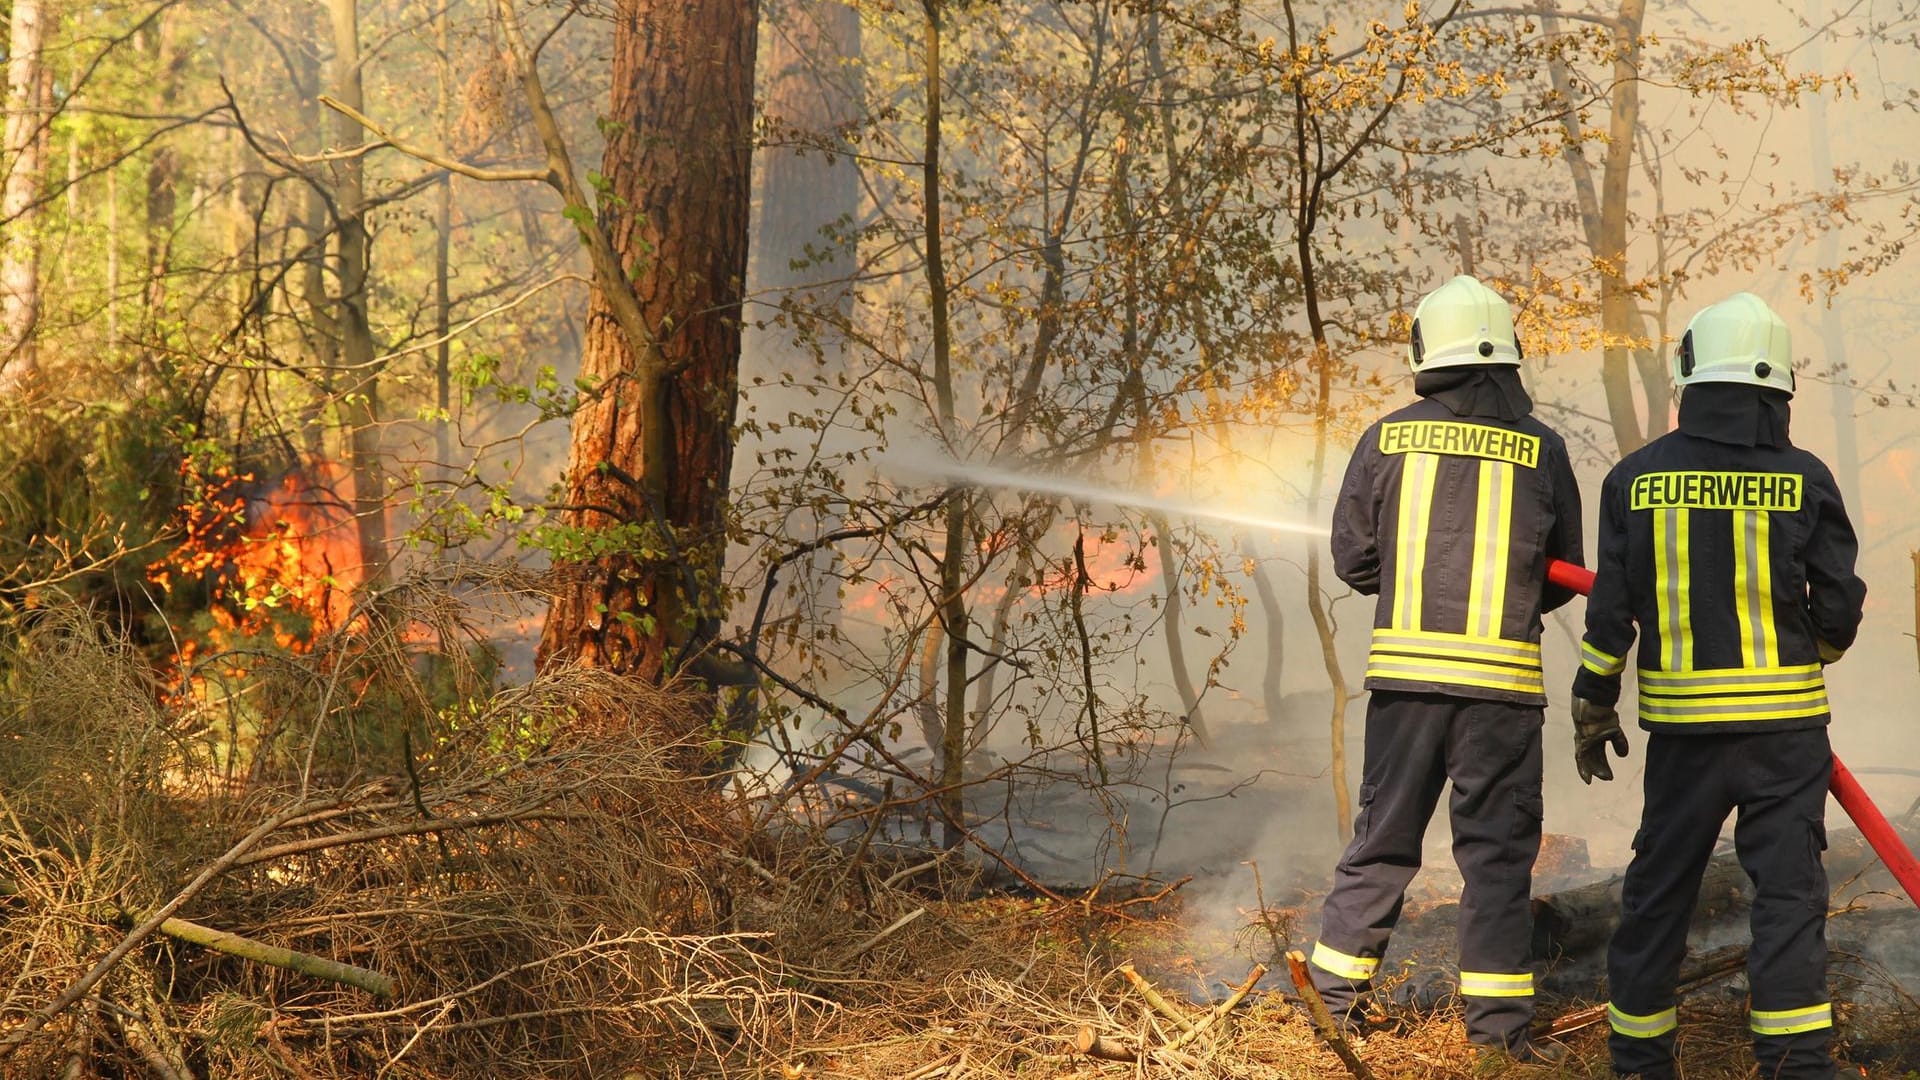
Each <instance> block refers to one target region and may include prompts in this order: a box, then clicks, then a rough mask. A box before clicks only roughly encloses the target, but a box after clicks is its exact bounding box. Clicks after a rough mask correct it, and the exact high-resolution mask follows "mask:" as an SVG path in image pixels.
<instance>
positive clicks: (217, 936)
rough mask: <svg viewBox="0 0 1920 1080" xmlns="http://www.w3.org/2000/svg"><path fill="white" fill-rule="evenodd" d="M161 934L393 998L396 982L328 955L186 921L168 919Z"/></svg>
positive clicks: (215, 950) (378, 973)
mask: <svg viewBox="0 0 1920 1080" xmlns="http://www.w3.org/2000/svg"><path fill="white" fill-rule="evenodd" d="M160 933H162V934H165V935H167V936H168V937H170V938H174V939H176V940H179V941H185V942H190V943H192V944H194V945H198V946H200V947H202V948H206V949H212V950H213V951H214V952H220V953H226V954H227V955H228V956H237V957H239V958H241V959H242V960H251V961H253V962H254V963H256V964H267V965H269V966H271V967H277V968H281V969H284V970H286V971H297V972H299V973H300V974H302V975H311V976H313V977H314V978H316V979H325V980H327V981H328V982H336V983H342V984H344V985H347V986H352V987H355V988H358V989H361V990H365V991H366V992H367V993H369V994H372V995H373V996H375V997H382V998H390V997H392V996H393V979H392V978H390V977H389V976H386V975H382V974H381V973H380V972H378V971H371V970H369V969H367V968H363V967H355V966H353V965H352V964H343V963H340V962H339V961H338V960H329V959H327V958H326V957H324V956H314V955H312V954H311V953H303V952H294V951H293V950H292V949H283V948H281V947H279V946H278V945H268V944H266V943H265V942H262V941H255V940H253V939H252V938H245V937H241V936H240V935H239V934H232V933H228V932H227V931H225V930H215V929H214V928H213V927H211V926H202V925H200V924H199V923H193V922H188V921H187V920H185V919H168V920H166V921H165V922H162V923H161V924H160Z"/></svg>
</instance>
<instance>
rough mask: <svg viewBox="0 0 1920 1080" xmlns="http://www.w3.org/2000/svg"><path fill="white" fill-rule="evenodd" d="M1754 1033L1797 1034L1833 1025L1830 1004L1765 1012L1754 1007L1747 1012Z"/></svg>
mask: <svg viewBox="0 0 1920 1080" xmlns="http://www.w3.org/2000/svg"><path fill="white" fill-rule="evenodd" d="M1748 1016H1749V1017H1750V1020H1751V1026H1752V1028H1753V1033H1754V1034H1755V1035H1798V1034H1800V1033H1801V1032H1803V1031H1818V1030H1820V1029H1821V1028H1830V1027H1832V1026H1833V1006H1832V1005H1830V1004H1829V1005H1809V1006H1807V1007H1806V1008H1804V1009H1784V1010H1781V1011H1779V1012H1766V1011H1763V1010H1760V1009H1755V1010H1753V1011H1752V1012H1751V1013H1749V1014H1748Z"/></svg>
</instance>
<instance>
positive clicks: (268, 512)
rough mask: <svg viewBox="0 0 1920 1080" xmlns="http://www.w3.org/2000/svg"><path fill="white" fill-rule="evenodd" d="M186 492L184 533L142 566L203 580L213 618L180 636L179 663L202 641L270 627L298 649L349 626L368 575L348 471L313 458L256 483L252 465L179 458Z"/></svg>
mask: <svg viewBox="0 0 1920 1080" xmlns="http://www.w3.org/2000/svg"><path fill="white" fill-rule="evenodd" d="M183 472H184V473H185V481H186V489H187V490H188V492H190V493H191V494H190V497H189V498H188V499H187V500H186V501H185V504H184V505H183V506H182V508H181V510H180V525H181V528H182V531H183V532H184V534H185V535H184V539H183V540H182V542H181V543H180V545H179V547H177V548H176V549H175V550H174V551H173V552H172V553H171V554H170V555H168V557H167V558H166V559H165V560H163V561H161V562H160V563H158V564H156V565H155V566H154V567H152V568H151V569H150V570H149V571H148V577H149V578H150V579H151V580H152V581H153V582H154V583H155V584H157V585H159V586H160V587H161V588H163V589H168V588H172V587H173V586H174V584H175V583H176V582H177V581H185V580H192V579H196V578H201V577H206V578H208V579H209V580H210V585H209V590H208V592H209V599H210V600H211V601H212V604H211V610H210V612H209V614H210V615H211V617H212V622H213V626H212V628H211V629H210V630H209V632H208V633H207V634H206V636H205V640H204V641H194V640H189V641H186V642H183V643H182V646H181V650H180V652H181V656H180V661H181V663H183V664H185V663H189V662H191V660H192V658H193V656H194V655H196V654H198V653H199V652H200V651H201V650H202V649H203V648H212V649H215V650H219V649H224V648H226V647H228V646H230V645H231V644H233V643H234V641H236V640H237V639H239V638H242V637H252V636H259V635H266V634H270V635H271V636H272V638H273V640H274V641H275V642H277V643H278V644H279V645H280V646H281V647H282V648H285V649H289V650H293V651H305V650H307V649H308V648H311V646H312V642H313V640H314V638H316V637H318V636H320V635H322V634H325V633H327V632H329V631H332V630H336V629H339V628H340V627H342V626H344V625H346V622H347V620H348V619H349V618H350V617H351V614H352V608H353V594H354V590H355V589H356V588H357V587H358V586H360V585H361V584H362V582H363V581H364V580H365V573H364V569H363V567H362V564H361V559H360V545H359V532H358V530H357V528H356V527H355V524H354V518H353V512H352V503H351V501H350V498H348V497H345V496H342V495H341V494H339V492H342V491H350V490H351V487H350V484H351V479H350V477H349V475H348V473H347V470H346V469H344V468H343V467H342V466H340V465H337V464H335V463H333V462H329V461H324V460H316V461H313V462H310V463H308V464H306V465H303V466H301V467H299V468H295V469H293V470H291V471H289V472H288V473H287V474H286V475H285V476H283V477H281V479H280V480H279V482H278V483H275V484H273V485H271V486H265V487H263V486H262V485H260V484H259V483H258V482H256V480H255V477H254V475H253V474H252V473H235V472H233V471H231V470H230V469H226V468H219V467H216V468H213V469H210V470H206V471H203V470H202V469H201V467H200V465H199V463H197V462H191V461H190V462H188V463H187V464H186V465H184V466H183Z"/></svg>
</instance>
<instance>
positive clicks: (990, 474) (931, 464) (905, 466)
mask: <svg viewBox="0 0 1920 1080" xmlns="http://www.w3.org/2000/svg"><path fill="white" fill-rule="evenodd" d="M884 460H885V461H886V462H887V463H890V464H892V465H893V466H894V467H895V468H897V469H898V470H900V471H903V472H914V473H919V474H921V475H923V476H926V477H929V478H931V479H935V480H941V481H945V482H947V483H952V484H960V485H965V486H967V487H977V488H989V489H995V490H1000V491H1026V492H1031V493H1034V494H1039V495H1059V496H1061V497H1063V498H1068V499H1074V500H1078V501H1081V502H1105V503H1112V504H1114V505H1115V506H1130V507H1133V508H1134V509H1137V510H1153V511H1158V512H1159V513H1163V514H1172V515H1177V516H1180V517H1193V518H1204V519H1206V520H1209V521H1223V522H1227V523H1229V524H1233V525H1246V526H1249V527H1251V528H1256V529H1266V530H1269V531H1272V532H1279V533H1290V534H1293V535H1296V536H1316V537H1325V536H1328V535H1331V530H1329V529H1328V528H1327V526H1325V525H1316V524H1313V523H1311V522H1303V521H1290V520H1288V519H1285V518H1277V517H1268V516H1267V515H1265V514H1251V513H1248V512H1246V511H1244V510H1239V509H1236V508H1234V507H1231V506H1220V505H1217V504H1213V503H1205V502H1195V501H1192V500H1188V499H1170V498H1167V497H1165V496H1160V495H1152V494H1148V493H1146V492H1141V491H1128V490H1126V489H1124V488H1112V487H1105V486H1102V485H1100V484H1090V483H1087V482H1085V481H1082V480H1076V479H1074V478H1073V477H1069V476H1059V475H1054V474H1049V473H1035V472H1024V471H1021V470H1018V469H1008V468H1004V467H1002V466H998V465H975V464H967V463H965V462H960V461H954V460H952V459H951V458H928V459H924V460H918V459H916V460H909V459H904V458H897V457H893V456H891V455H889V456H888V457H887V458H886V459H884Z"/></svg>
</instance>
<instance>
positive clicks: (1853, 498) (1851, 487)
mask: <svg viewBox="0 0 1920 1080" xmlns="http://www.w3.org/2000/svg"><path fill="white" fill-rule="evenodd" d="M1822 10H1823V9H1821V8H1820V7H1819V6H1818V5H1817V4H1816V3H1815V2H1813V0H1809V2H1808V4H1807V19H1808V20H1809V22H1810V23H1812V24H1815V25H1817V23H1818V17H1819V14H1820V12H1821V11H1822ZM1824 42H1825V35H1822V34H1815V35H1814V37H1813V40H1812V41H1810V42H1808V44H1807V48H1808V50H1809V53H1808V56H1807V66H1808V69H1809V70H1813V71H1818V70H1820V64H1821V62H1822V61H1821V53H1822V52H1823V48H1822V46H1823V45H1824ZM1807 124H1808V127H1809V128H1810V129H1811V130H1810V131H1809V132H1808V135H1809V136H1810V137H1809V139H1808V140H1807V150H1808V160H1807V165H1808V167H1809V168H1810V169H1812V170H1813V182H1814V184H1815V185H1820V184H1826V183H1831V182H1833V179H1834V177H1833V131H1832V129H1831V128H1830V127H1829V126H1828V124H1829V120H1828V112H1827V95H1825V94H1814V95H1813V96H1812V99H1811V100H1810V101H1809V102H1808V104H1807ZM1815 258H1816V260H1817V265H1818V266H1820V267H1822V268H1827V267H1832V266H1835V265H1837V264H1838V263H1839V261H1840V232H1839V230H1838V229H1835V228H1832V227H1829V228H1827V229H1826V230H1825V231H1824V232H1822V233H1821V234H1820V244H1819V247H1818V254H1817V255H1816V256H1815ZM1820 345H1821V348H1822V349H1823V350H1824V351H1825V352H1826V361H1827V364H1828V366H1829V368H1830V370H1831V371H1832V373H1833V381H1832V382H1831V383H1830V384H1829V386H1828V389H1829V391H1830V392H1831V394H1832V398H1831V399H1830V407H1831V412H1830V414H1829V415H1831V416H1832V417H1833V451H1834V455H1833V457H1834V460H1833V478H1834V479H1835V480H1836V481H1838V482H1839V484H1840V497H1841V498H1842V499H1843V500H1845V502H1846V505H1847V506H1848V508H1849V509H1851V510H1852V511H1853V513H1854V515H1855V517H1854V519H1853V527H1854V529H1855V530H1856V531H1863V530H1864V527H1865V525H1866V515H1865V514H1862V513H1861V512H1860V510H1861V504H1860V431H1859V426H1858V422H1857V421H1856V420H1855V419H1854V416H1853V407H1854V385H1853V371H1852V370H1851V369H1850V368H1849V367H1848V366H1847V335H1846V327H1845V326H1844V325H1843V324H1842V320H1841V318H1840V312H1839V311H1837V310H1836V309H1835V308H1834V306H1833V298H1832V297H1828V298H1827V302H1826V304H1825V305H1824V306H1823V307H1822V309H1821V312H1820ZM1862 539H1863V540H1865V539H1866V537H1865V536H1864V535H1863V536H1862Z"/></svg>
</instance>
